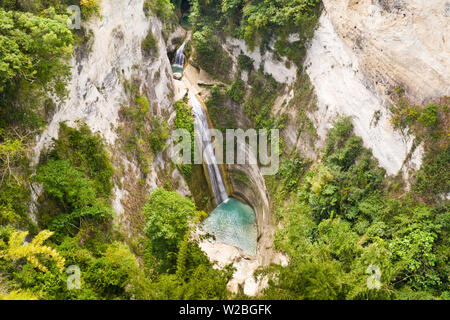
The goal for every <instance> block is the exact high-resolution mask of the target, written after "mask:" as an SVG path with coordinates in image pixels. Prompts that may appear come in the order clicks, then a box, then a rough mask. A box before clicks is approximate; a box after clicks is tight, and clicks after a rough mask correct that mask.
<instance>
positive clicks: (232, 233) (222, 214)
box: [172, 43, 258, 255]
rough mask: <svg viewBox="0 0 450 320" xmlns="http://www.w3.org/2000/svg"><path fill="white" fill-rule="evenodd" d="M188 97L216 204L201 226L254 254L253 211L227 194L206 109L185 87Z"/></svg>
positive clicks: (179, 63) (178, 69)
mask: <svg viewBox="0 0 450 320" xmlns="http://www.w3.org/2000/svg"><path fill="white" fill-rule="evenodd" d="M185 45H186V43H183V45H182V46H181V47H180V48H179V49H178V50H177V53H176V56H175V63H174V64H173V66H172V69H173V71H174V74H178V76H179V79H181V77H182V75H183V69H184V63H185V56H184V48H185ZM189 101H190V103H191V106H192V112H193V115H194V127H195V134H196V139H197V141H198V143H199V145H200V150H201V153H202V156H203V159H202V160H203V163H204V164H205V166H206V169H207V172H208V177H209V181H210V184H211V189H212V192H213V195H214V198H215V199H216V204H217V208H216V209H215V210H214V211H213V212H211V214H210V216H209V217H208V218H207V219H206V220H205V221H204V223H203V228H204V230H205V231H206V232H208V233H212V234H214V236H215V239H216V241H218V242H222V243H225V244H228V245H231V246H235V247H238V248H241V249H242V250H243V251H244V252H245V253H247V254H250V255H256V248H257V242H258V241H257V236H258V232H257V228H256V216H255V212H254V211H253V209H252V208H251V207H250V206H248V205H246V204H244V203H243V202H241V201H239V200H237V199H233V198H229V197H228V193H227V189H226V187H225V184H224V180H223V177H222V173H221V171H220V168H219V165H218V164H217V159H216V155H215V153H214V146H213V144H214V142H213V140H212V136H211V133H210V129H212V128H211V126H210V122H209V119H208V115H207V110H206V109H205V108H204V107H203V104H202V103H201V102H200V101H199V99H198V98H197V96H196V95H195V93H194V92H193V91H192V90H190V91H189Z"/></svg>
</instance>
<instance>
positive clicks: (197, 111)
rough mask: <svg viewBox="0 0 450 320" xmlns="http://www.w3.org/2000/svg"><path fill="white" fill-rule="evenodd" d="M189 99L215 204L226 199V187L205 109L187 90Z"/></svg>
mask: <svg viewBox="0 0 450 320" xmlns="http://www.w3.org/2000/svg"><path fill="white" fill-rule="evenodd" d="M189 100H190V101H191V105H192V111H193V113H194V126H195V130H196V133H197V135H198V139H199V140H200V141H199V142H200V146H201V150H202V154H203V161H204V163H205V164H206V168H207V170H208V175H209V180H210V182H211V187H212V191H213V193H214V198H215V199H216V203H217V205H220V204H221V203H222V202H224V201H226V200H228V193H227V189H226V188H225V184H224V183H223V178H222V174H221V173H220V169H219V166H218V164H217V159H216V156H215V155H214V147H213V143H212V141H211V140H212V137H211V134H210V132H209V129H210V125H209V121H208V117H207V115H206V110H205V109H204V108H203V105H202V104H201V103H200V101H198V99H197V97H196V96H195V94H194V93H192V92H189Z"/></svg>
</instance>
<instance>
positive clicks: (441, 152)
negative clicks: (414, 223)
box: [391, 91, 450, 202]
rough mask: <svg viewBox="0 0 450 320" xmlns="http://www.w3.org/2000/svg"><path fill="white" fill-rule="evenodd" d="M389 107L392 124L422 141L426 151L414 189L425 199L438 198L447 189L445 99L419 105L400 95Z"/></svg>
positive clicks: (430, 200) (439, 198) (432, 200)
mask: <svg viewBox="0 0 450 320" xmlns="http://www.w3.org/2000/svg"><path fill="white" fill-rule="evenodd" d="M401 94H402V92H401V91H400V95H401ZM391 111H392V113H393V116H392V118H391V121H392V123H393V125H394V127H395V128H396V129H398V130H400V131H401V132H402V133H404V134H409V135H412V134H413V135H414V136H415V139H416V141H415V145H419V144H420V143H421V142H423V146H424V148H425V151H426V153H425V156H424V158H423V164H422V167H421V168H420V170H419V171H418V172H417V175H416V176H417V177H416V180H415V181H414V184H413V189H414V191H415V192H417V193H418V194H419V195H420V196H421V197H422V198H424V199H425V200H427V201H429V202H442V201H443V198H444V197H445V195H446V194H448V193H449V192H450V184H449V182H448V181H449V175H450V172H449V170H448V162H449V157H450V152H449V145H448V136H449V134H450V133H449V129H448V118H449V115H448V113H449V99H448V98H443V99H442V101H441V102H440V103H439V104H429V105H427V106H425V107H420V106H415V105H411V104H409V103H408V101H407V100H406V98H405V97H403V96H401V97H400V99H399V102H398V103H397V104H396V105H395V106H393V107H392V108H391Z"/></svg>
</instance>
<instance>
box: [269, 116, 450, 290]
mask: <svg viewBox="0 0 450 320" xmlns="http://www.w3.org/2000/svg"><path fill="white" fill-rule="evenodd" d="M290 167H291V165H289V162H287V161H285V162H284V163H283V164H282V169H281V171H282V172H281V173H280V178H279V180H280V181H281V182H282V184H283V185H284V184H286V186H289V185H292V186H293V188H292V191H291V199H294V197H293V193H294V192H296V190H297V188H295V186H296V183H295V181H296V180H292V179H286V180H283V179H282V177H283V176H287V177H289V172H290V170H288V168H290ZM293 172H295V171H293ZM300 175H302V174H300ZM384 175H385V173H384V170H383V169H380V168H378V166H377V162H376V161H375V160H374V159H373V157H372V155H371V152H370V151H369V150H367V149H365V148H364V147H363V146H362V142H361V139H359V138H358V137H354V136H353V126H352V124H351V121H350V119H349V118H343V119H340V120H339V121H337V122H336V123H335V124H334V127H333V128H332V129H330V131H329V134H328V143H327V147H326V149H325V151H324V154H323V158H322V161H321V162H320V163H319V164H316V165H314V166H312V167H311V169H310V171H309V172H308V173H307V174H306V176H305V177H304V180H303V183H302V184H301V186H300V188H299V190H300V191H299V192H298V197H297V199H296V200H295V202H294V203H293V204H291V205H288V206H286V205H285V204H284V205H283V204H279V203H278V204H277V205H280V206H283V207H282V208H279V209H277V210H278V212H279V217H280V219H281V223H282V224H283V226H284V228H282V229H280V230H278V231H277V233H276V237H275V244H276V246H277V248H278V249H280V250H282V251H284V252H285V253H287V254H288V255H289V258H290V262H289V265H288V266H287V267H285V268H282V267H277V266H274V267H271V268H269V269H267V270H266V271H265V272H268V274H269V275H274V274H276V275H277V276H274V277H273V278H272V281H271V282H270V286H269V288H268V289H266V291H265V297H266V298H272V299H274V298H276V299H278V298H281V299H411V298H418V299H436V298H439V297H440V296H441V294H442V292H444V291H445V290H447V288H448V275H449V273H448V272H449V271H448V267H446V266H447V264H448V250H447V249H446V248H447V246H448V227H449V226H448V222H446V221H447V220H448V205H443V206H436V207H431V206H429V205H426V204H424V203H420V202H417V201H415V200H413V197H412V196H413V194H412V195H411V194H409V195H407V196H406V197H404V198H402V199H396V198H393V197H392V196H391V195H390V194H388V192H387V191H386V189H385V178H384ZM294 177H295V175H294ZM296 179H297V178H296ZM290 182H292V184H291V183H290ZM286 190H288V191H289V189H286ZM288 199H289V198H288ZM372 265H375V266H378V267H379V268H380V271H381V279H380V281H381V288H380V289H378V290H370V289H369V288H368V287H367V284H366V281H367V279H368V277H369V276H370V275H369V274H367V273H366V270H367V268H368V267H369V266H372Z"/></svg>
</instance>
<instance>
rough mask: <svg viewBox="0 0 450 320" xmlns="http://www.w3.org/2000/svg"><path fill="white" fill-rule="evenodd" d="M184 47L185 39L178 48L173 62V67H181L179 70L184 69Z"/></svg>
mask: <svg viewBox="0 0 450 320" xmlns="http://www.w3.org/2000/svg"><path fill="white" fill-rule="evenodd" d="M185 47H186V41H185V42H183V44H182V45H181V47H179V48H178V50H177V53H176V54H175V63H174V65H173V66H174V67H177V68H181V70H183V69H184V62H185V59H186V58H185V56H184V48H185Z"/></svg>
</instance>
